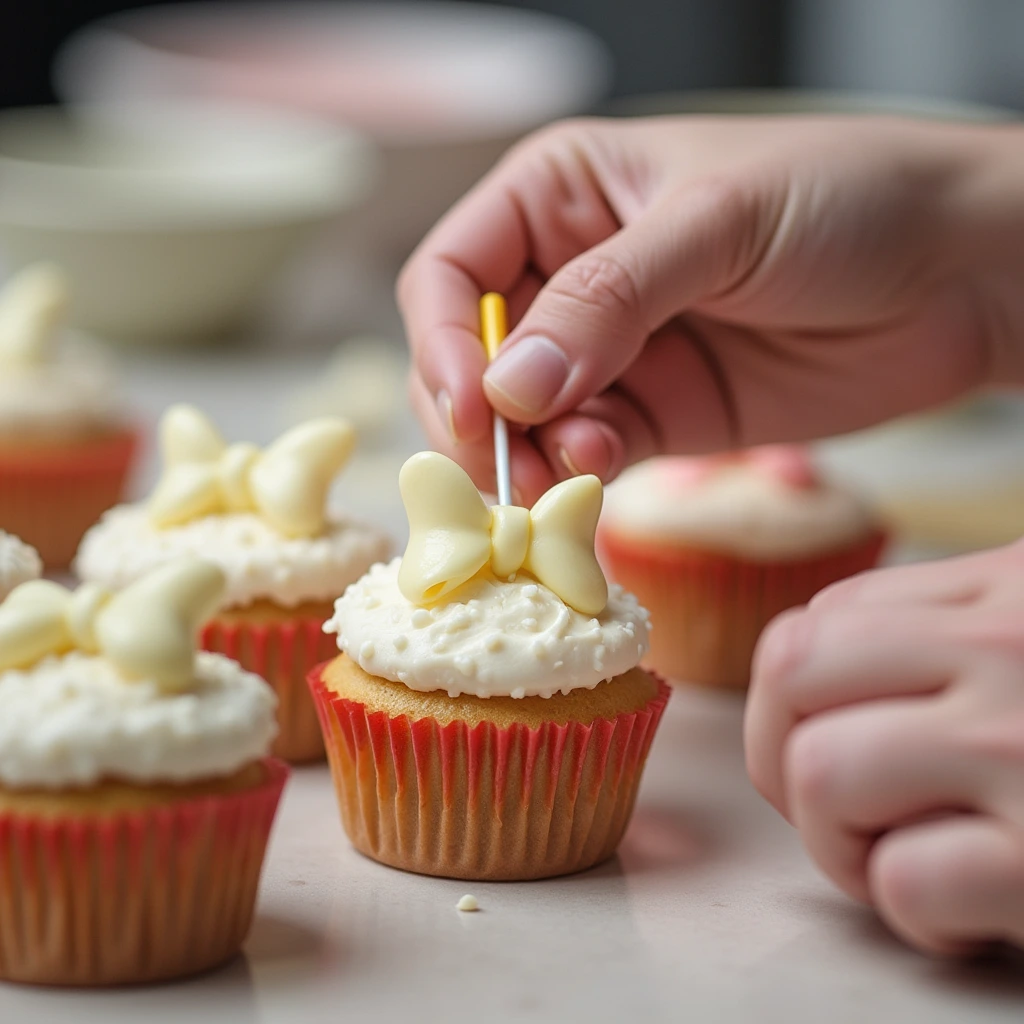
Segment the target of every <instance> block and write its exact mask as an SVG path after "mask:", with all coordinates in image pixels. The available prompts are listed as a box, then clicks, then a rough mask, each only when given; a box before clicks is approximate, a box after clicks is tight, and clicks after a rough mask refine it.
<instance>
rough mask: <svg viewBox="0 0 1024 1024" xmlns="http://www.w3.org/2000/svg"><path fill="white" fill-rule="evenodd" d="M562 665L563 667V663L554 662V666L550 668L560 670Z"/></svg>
mask: <svg viewBox="0 0 1024 1024" xmlns="http://www.w3.org/2000/svg"><path fill="white" fill-rule="evenodd" d="M564 665H565V662H564V661H556V662H555V664H554V665H553V666H552V667H553V668H562V667H563V666H564Z"/></svg>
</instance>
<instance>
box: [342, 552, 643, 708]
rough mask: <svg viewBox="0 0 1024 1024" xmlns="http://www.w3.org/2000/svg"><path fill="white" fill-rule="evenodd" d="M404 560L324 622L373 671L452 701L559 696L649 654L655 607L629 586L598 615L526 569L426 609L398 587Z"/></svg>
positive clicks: (359, 586) (476, 581) (373, 574)
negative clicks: (468, 696) (462, 696)
mask: <svg viewBox="0 0 1024 1024" xmlns="http://www.w3.org/2000/svg"><path fill="white" fill-rule="evenodd" d="M400 561H401V560H400V559H395V560H394V561H392V562H390V563H388V564H386V565H375V566H374V567H373V568H372V569H371V570H370V572H369V573H368V574H367V575H366V576H364V577H363V578H362V579H361V580H359V581H358V582H357V583H353V584H352V585H351V586H350V587H349V588H348V589H347V590H346V591H345V593H344V595H343V596H342V597H341V598H339V599H338V601H337V602H336V604H335V606H334V616H333V617H332V618H331V619H330V620H329V621H328V623H327V624H326V625H325V626H324V629H325V630H326V631H327V632H330V633H337V634H338V647H339V648H340V649H341V650H342V651H344V652H345V653H346V654H347V655H348V656H349V657H350V658H352V659H353V660H354V661H356V662H358V663H359V666H360V667H361V668H362V669H363V670H364V671H365V672H368V673H370V674H371V675H376V676H381V677H383V678H385V679H390V680H393V681H395V682H401V683H404V684H405V685H406V686H408V687H409V688H410V689H413V690H421V691H431V690H444V691H446V692H447V693H448V695H449V696H451V697H457V696H458V695H459V694H462V693H467V694H472V695H474V696H477V697H498V696H507V697H531V696H540V697H550V696H551V695H552V694H555V693H568V692H569V691H570V690H576V689H593V688H594V687H595V686H597V685H598V684H599V683H601V682H603V681H604V680H606V679H611V678H613V677H615V676H618V675H621V674H622V673H623V672H628V671H629V670H630V669H631V668H634V667H635V666H636V665H637V663H638V662H639V661H640V659H641V658H642V657H643V655H644V654H645V653H646V652H647V645H648V628H649V627H648V616H647V612H646V610H645V609H643V608H641V607H640V605H639V604H638V603H637V600H636V598H635V597H633V595H632V594H628V593H626V592H625V591H623V590H622V588H621V587H618V586H614V585H613V586H611V587H610V592H609V596H608V604H607V606H606V607H605V609H604V611H603V612H602V613H601V614H600V615H598V616H596V617H593V616H587V615H582V614H580V613H579V612H577V611H575V610H574V609H572V608H570V607H569V606H567V605H566V604H565V603H564V602H563V601H562V600H561V599H560V598H558V597H556V596H555V594H553V593H552V592H551V591H550V590H548V589H547V587H544V586H542V585H541V584H539V583H537V582H536V581H535V580H533V579H531V578H530V577H529V576H527V575H525V574H520V575H519V576H518V577H516V579H514V580H513V581H507V580H499V579H496V578H495V577H494V576H493V575H490V574H481V575H478V576H474V577H473V578H472V579H471V580H469V581H468V582H467V583H465V584H463V585H462V586H461V587H460V588H459V589H458V590H457V591H455V592H454V593H453V594H452V595H451V599H450V600H448V601H446V602H444V603H441V604H438V605H435V606H433V607H431V608H421V607H418V606H417V605H414V604H412V603H411V602H410V601H408V600H406V598H404V597H403V596H402V594H401V591H400V590H399V589H398V569H399V565H400Z"/></svg>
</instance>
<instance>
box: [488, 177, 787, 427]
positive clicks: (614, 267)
mask: <svg viewBox="0 0 1024 1024" xmlns="http://www.w3.org/2000/svg"><path fill="white" fill-rule="evenodd" d="M765 206H766V204H763V203H759V202H758V201H757V197H756V195H755V193H754V192H753V191H751V190H747V189H741V188H738V187H736V186H733V185H730V184H729V183H723V182H712V183H704V184H697V185H691V186H688V187H687V189H686V190H685V191H684V192H676V193H674V194H672V195H671V196H668V197H666V198H664V199H663V200H661V201H660V202H659V203H657V204H656V205H654V206H652V207H650V208H649V209H647V210H645V211H644V213H643V214H641V216H640V217H639V218H637V219H636V220H635V221H633V222H632V223H630V224H629V225H627V226H626V227H624V228H622V229H621V230H620V231H618V232H616V234H614V235H612V236H611V237H610V238H608V239H607V240H606V241H604V242H602V243H601V244H600V245H597V246H595V247H594V248H593V249H590V250H588V251H587V252H585V253H583V254H582V255H580V256H577V257H576V258H575V259H573V260H571V261H570V262H569V263H566V264H565V265H564V266H563V267H562V268H561V269H560V270H558V272H557V273H556V274H555V275H554V276H553V277H552V278H551V279H550V280H549V281H548V282H547V284H546V285H545V286H544V288H543V289H542V290H541V292H540V294H539V295H538V296H537V298H536V299H535V300H534V302H533V304H532V305H531V306H530V308H529V310H527V312H526V314H525V316H524V317H523V319H522V320H521V321H520V322H519V324H518V325H517V326H516V328H515V330H514V331H513V332H512V333H511V334H510V335H509V338H508V339H507V340H506V342H505V344H504V345H502V347H501V351H500V353H499V355H498V357H497V358H496V359H495V360H494V362H493V363H492V364H491V366H490V367H489V368H488V369H487V372H486V373H485V374H484V387H485V391H486V393H487V397H488V400H489V401H490V402H491V404H492V405H493V406H494V408H495V409H496V410H497V411H498V412H500V413H501V414H502V415H504V416H506V417H508V418H509V419H512V420H514V421H516V422H519V423H530V424H534V423H543V422H546V421H548V420H550V419H553V418H554V417H556V416H560V415H562V414H563V413H566V412H569V411H571V410H572V409H575V408H576V407H577V406H578V405H579V404H580V403H581V402H583V401H585V400H586V399H587V398H591V397H593V396H594V395H597V394H600V393H601V392H602V391H604V390H605V388H607V387H608V385H609V384H611V383H612V382H613V381H614V380H616V379H617V378H618V377H619V376H621V375H622V373H623V371H624V370H625V369H626V368H627V367H628V366H629V365H630V364H631V363H632V362H633V360H634V359H636V357H637V356H638V355H639V354H640V351H641V349H642V348H643V347H644V344H645V343H646V341H647V339H648V338H649V337H650V336H651V334H653V333H654V331H655V330H657V329H658V328H659V327H660V326H662V325H663V324H664V323H666V322H667V321H668V320H670V319H671V318H672V317H673V316H676V315H678V314H679V313H681V312H683V311H684V310H685V309H687V308H689V307H691V306H693V305H695V304H697V303H699V302H701V301H702V300H707V299H711V298H717V297H720V296H721V295H722V294H723V293H725V292H727V291H729V289H730V288H731V287H732V286H733V285H734V284H735V283H737V282H738V281H741V280H742V279H744V278H745V277H746V276H747V275H748V274H749V272H750V270H751V269H752V268H753V266H754V265H755V263H756V261H757V260H758V258H759V256H760V254H761V253H763V252H764V251H765V249H766V247H767V238H768V234H769V233H770V230H771V225H768V224H766V222H767V221H768V220H769V218H768V217H767V216H765V213H766V211H765V209H764V207H765Z"/></svg>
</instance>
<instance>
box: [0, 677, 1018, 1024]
mask: <svg viewBox="0 0 1024 1024" xmlns="http://www.w3.org/2000/svg"><path fill="white" fill-rule="evenodd" d="M740 710H741V709H740V704H739V702H738V701H737V700H736V699H734V698H731V697H729V696H720V695H715V694H706V693H701V692H697V691H679V692H677V693H676V694H675V695H674V697H673V699H672V701H670V704H669V708H668V711H667V713H666V720H665V722H664V723H663V726H662V728H661V730H660V732H659V734H658V737H657V739H656V741H655V747H654V751H653V756H652V759H651V763H650V765H649V767H648V771H647V774H646V777H645V779H644V784H643V788H642V790H641V795H640V801H639V806H638V808H637V813H636V816H635V818H634V820H633V824H632V825H631V827H630V829H629V832H628V833H627V835H626V839H625V841H624V843H623V846H622V848H621V851H620V854H619V856H618V858H617V859H615V860H612V861H610V862H609V863H607V864H605V865H604V866H601V867H598V868H595V869H594V870H592V871H589V872H587V873H585V874H582V875H578V876H576V877H570V878H565V879H556V880H552V881H545V882H528V883H522V884H508V883H475V882H474V883H466V882H458V881H450V880H441V879H431V878H425V877H419V876H416V875H408V874H403V873H402V872H399V871H395V870H393V869H391V868H386V867H382V866H380V865H377V864H374V863H373V862H371V861H368V860H365V859H364V858H362V857H361V856H359V855H358V854H356V853H355V852H354V851H353V850H352V849H351V848H350V847H349V846H348V843H347V842H346V840H345V838H344V835H343V833H342V831H341V826H340V824H339V823H338V817H337V813H336V810H335V804H334V796H333V793H332V791H331V786H330V781H329V778H328V775H327V771H326V769H324V768H308V769H303V770H301V771H299V772H297V773H296V775H295V777H294V778H293V780H292V781H291V783H290V784H289V787H288V789H287V791H286V796H285V800H284V804H283V807H282V812H281V815H280V817H279V819H278V822H277V826H276V831H275V835H274V839H273V842H272V844H271V849H270V853H269V858H268V862H267V867H266V872H265V874H264V879H263V889H262V897H261V901H260V906H259V911H258V916H257V920H256V923H255V926H254V928H253V931H252V934H251V937H250V939H249V942H248V943H247V945H246V952H245V956H244V957H243V958H241V959H239V960H236V961H235V962H234V963H232V964H230V965H228V966H227V967H226V968H225V969H222V970H220V971H217V972H214V973H212V974H210V975H208V976H206V977H203V978H199V979H196V980H194V981H190V982H186V983H182V984H178V985H172V986H161V987H159V988H152V989H137V990H130V989H129V990H121V991H113V992H95V993H83V992H43V991H39V990H26V989H17V988H13V987H2V986H0V1020H4V1021H11V1022H12V1024H13V1022H20V1021H32V1022H33V1024H51V1022H64V1021H72V1020H73V1021H75V1022H77V1024H94V1022H95V1024H99V1022H103V1024H128V1022H131V1024H136V1022H138V1021H143V1020H144V1021H146V1022H147V1024H165V1022H167V1024H170V1022H174V1024H179V1022H181V1021H184V1020H188V1019H193V1020H195V1021H197V1022H205V1021H217V1022H218V1024H236V1022H238V1024H241V1022H255V1024H307V1022H308V1024H314V1022H316V1024H321V1022H328V1021H339V1022H340V1021H352V1022H357V1021H358V1022H360V1024H361V1022H364V1021H377V1022H392V1021H394V1022H407V1021H423V1022H433V1021H442V1020H443V1021H445V1022H447V1024H463V1022H465V1024H480V1022H482V1021H486V1022H487V1024H503V1022H512V1021H532V1022H552V1024H555V1022H557V1024H566V1022H576V1021H580V1022H586V1024H621V1022H626V1021H642V1022H645V1024H661V1022H666V1024H668V1022H672V1024H676V1022H682V1021H686V1022H694V1024H712V1022H723V1024H741V1022H742V1024H747V1022H751V1024H776V1022H778V1024H824V1022H828V1024H865V1022H868V1021H877V1022H880V1024H888V1022H893V1021H900V1022H901V1024H917V1022H920V1024H964V1022H967V1021H970V1022H971V1024H995V1022H1006V1024H1009V1022H1011V1021H1012V1022H1019V1021H1020V1020H1021V1015H1022V1013H1024V971H1021V970H1017V971H1016V972H1015V971H1014V968H1013V967H1012V966H1008V965H1002V966H983V967H968V966H956V965H945V964H941V963H936V962H933V961H930V960H927V959H925V958H924V957H921V956H918V955H917V954H915V953H912V952H910V951H909V950H907V949H906V948H904V947H902V946H901V945H900V944H899V943H897V942H896V941H895V940H893V939H892V938H890V937H889V936H888V935H887V934H886V933H885V931H884V930H883V929H882V928H881V927H880V926H879V925H878V924H877V923H876V922H875V920H874V918H873V917H872V915H871V914H870V912H868V911H866V910H863V909H861V908H859V907H857V906H855V905H854V904H852V903H850V902H849V901H848V900H846V899H845V898H844V897H842V896H840V895H839V894H837V893H836V892H835V891H834V890H833V889H831V888H830V887H829V886H828V885H826V884H825V883H824V882H823V881H821V880H820V879H819V878H818V877H817V876H816V874H815V873H814V871H813V870H812V869H811V867H810V866H809V865H808V863H807V861H806V859H805V858H804V855H803V853H802V852H801V850H800V848H799V844H798V842H797V839H796V836H795V834H794V833H793V832H792V830H791V829H790V828H789V827H788V826H787V825H786V824H785V823H784V822H783V821H782V820H781V819H780V818H778V817H777V816H776V815H775V813H774V812H773V811H772V810H771V809H770V808H768V807H767V806H766V805H765V804H764V803H762V802H761V801H760V799H759V798H758V797H757V796H756V794H755V793H754V792H753V790H752V789H751V787H750V785H749V783H748V782H747V781H746V778H745V775H744V771H743V766H742V755H741V750H740ZM469 890H471V891H472V893H473V895H474V896H476V897H477V899H478V900H479V901H480V906H481V910H480V911H479V912H478V913H476V914H461V913H459V911H458V910H456V908H455V904H456V902H457V901H458V899H459V897H460V896H462V895H463V894H464V893H466V892H467V891H469Z"/></svg>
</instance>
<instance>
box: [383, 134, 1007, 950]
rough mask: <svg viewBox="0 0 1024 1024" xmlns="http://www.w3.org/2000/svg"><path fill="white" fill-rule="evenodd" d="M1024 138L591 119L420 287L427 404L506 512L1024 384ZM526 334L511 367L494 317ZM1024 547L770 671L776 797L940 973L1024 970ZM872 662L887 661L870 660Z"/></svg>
mask: <svg viewBox="0 0 1024 1024" xmlns="http://www.w3.org/2000/svg"><path fill="white" fill-rule="evenodd" d="M1022 182H1024V131H1022V130H1021V129H1020V128H1018V127H1015V126H966V125H937V124H926V123H917V122H912V121H905V120H898V119H884V118H881V119H880V118H768V119H742V118H730V119H713V118H658V119H647V120H640V121H633V122H616V121H580V122H571V123H567V124H563V125H558V126H555V127H553V128H551V129H547V130H545V131H543V132H541V133H539V134H538V135H536V136H534V137H532V138H530V139H528V140H527V141H526V142H524V143H523V144H521V145H520V146H519V147H517V148H516V149H515V150H514V151H513V152H512V153H511V154H510V155H509V156H508V157H506V159H505V160H504V161H503V162H502V163H501V164H500V165H499V166H498V167H497V168H496V169H495V170H494V171H493V172H492V173H491V175H490V176H488V177H487V178H486V179H485V180H484V181H483V182H482V183H481V184H480V185H479V186H478V187H477V188H476V189H475V190H474V191H473V192H472V193H471V194H470V195H469V196H468V197H467V198H466V199H464V200H463V201H462V202H461V203H460V204H459V205H458V206H456V208H455V209H454V210H453V211H452V212H451V213H449V214H448V216H447V217H446V218H445V219H444V220H443V221H442V222H441V223H440V224H439V225H438V226H437V228H436V229H435V230H434V231H433V232H432V233H431V235H430V236H428V238H427V239H426V240H425V241H424V242H423V244H422V245H421V246H420V248H419V250H418V251H417V252H416V253H415V254H414V255H413V257H412V258H411V260H410V261H409V263H408V265H407V266H406V268H405V270H404V271H403V274H402V276H401V279H400V283H399V301H400V304H401V307H402V310H403V314H404V317H405V322H406V327H407V331H408V336H409V342H410V346H411V348H412V353H413V364H414V369H413V373H412V377H411V382H410V389H411V396H412V401H413V403H414V406H415V407H416V409H417V411H418V413H419V416H420V418H421V420H422V422H423V424H424V427H425V429H426V431H427V433H428V436H429V438H430V441H431V443H432V445H433V446H434V447H435V448H437V449H438V450H440V451H443V452H445V453H447V454H448V455H450V456H452V457H453V458H455V459H456V460H457V461H459V462H460V463H461V464H462V465H463V466H464V467H465V468H466V469H467V471H468V472H469V473H470V474H471V475H472V476H473V478H474V480H475V481H476V482H477V484H478V485H480V486H481V487H482V488H484V489H489V490H493V488H494V466H493V456H492V452H491V438H490V429H491V412H492V407H493V409H496V410H497V411H498V412H500V413H502V414H503V415H505V416H506V417H507V418H508V419H509V420H510V421H511V422H512V424H513V433H512V468H513V483H514V485H515V489H516V493H517V497H518V499H519V500H521V501H525V502H532V501H533V500H535V499H536V498H537V497H538V496H539V494H541V493H542V492H543V491H544V490H545V489H546V488H548V487H549V486H550V485H551V484H552V483H554V482H555V481H556V480H558V479H563V478H566V477H568V476H571V475H574V474H577V473H586V472H591V473H596V474H597V475H598V476H600V477H601V478H602V479H603V480H605V481H608V480H611V479H612V478H614V476H615V475H616V474H617V473H618V472H619V471H620V470H621V469H622V468H623V467H624V466H625V465H627V464H628V463H630V462H633V461H636V460H638V459H641V458H644V457H646V456H649V455H654V454H658V453H704V452H712V451H720V450H723V449H728V448H734V447H742V446H749V445H759V444H766V443H770V442H780V441H800V440H806V439H810V438H816V437H822V436H827V435H833V434H836V433H841V432H844V431H848V430H853V429H856V428H859V427H865V426H868V425H871V424H874V423H878V422H881V421H883V420H886V419H889V418H891V417H893V416H897V415H900V414H904V413H909V412H913V411H917V410H921V409H925V408H928V407H930V406H934V405H937V404H940V403H942V402H944V401H947V400H949V399H952V398H954V397H957V396H959V395H962V394H964V393H967V392H969V391H971V390H973V389H976V388H980V387H984V386H987V385H992V384H1003V385H1020V384H1021V383H1024V287H1021V284H1020V282H1021V281H1022V280H1024V244H1022V241H1024V185H1022V184H1021V183H1022ZM491 290H494V291H499V292H502V293H504V294H505V295H506V296H507V297H508V299H509V303H510V313H511V322H512V323H513V324H514V327H513V329H512V331H511V333H510V335H509V338H508V340H507V341H506V343H505V345H504V346H503V349H502V352H501V354H500V355H499V358H498V360H497V361H496V362H495V363H494V364H493V365H492V366H491V367H490V368H488V367H487V366H486V364H485V357H484V353H483V350H482V347H481V345H480V342H479V321H478V302H479V298H480V295H481V294H482V293H483V292H485V291H491ZM1022 569H1024V545H1015V546H1013V547H1011V548H1007V549H1003V550H1001V551H996V552H991V553H987V554H984V555H979V556H972V557H971V558H966V559H962V560H956V561H948V562H942V563H936V564H934V565H927V566H919V567H913V568H899V569H891V570H881V571H878V572H876V573H872V574H868V575H866V576H864V577H859V578H857V579H855V580H853V581H849V582H847V583H844V584H840V585H839V586H838V587H835V588H832V589H831V590H829V591H827V592H825V594H823V595H821V596H820V597H819V598H817V599H816V600H815V601H814V602H813V603H812V604H811V605H810V606H809V607H808V608H806V609H798V610H795V611H793V612H790V613H787V614H786V615H785V616H783V617H782V618H781V619H780V620H778V621H777V622H776V623H775V624H774V625H773V626H772V627H770V628H769V630H768V631H767V633H766V634H765V636H764V638H763V639H762V642H761V645H760V647H759V653H758V657H757V659H756V662H755V666H754V672H753V679H752V686H751V695H750V701H749V706H748V712H747V718H746V727H745V731H746V749H747V759H748V768H749V771H750V774H751V777H752V779H753V781H754V783H755V785H757V787H758V788H759V789H760V790H761V792H762V793H763V794H764V795H765V796H766V797H767V798H768V799H769V800H770V801H771V802H772V803H773V804H774V805H775V806H776V807H777V808H778V809H779V810H780V811H781V812H782V813H783V814H784V815H786V816H787V818H788V819H789V820H790V821H791V822H792V823H793V824H794V825H795V826H796V827H797V828H798V829H799V830H800V833H801V836H802V838H803V841H804V843H805V845H806V846H807V848H808V851H809V852H810V854H811V856H812V857H813V858H814V859H815V861H816V862H817V863H818V864H819V866H820V867H821V868H822V869H823V870H824V871H825V873H826V874H828V875H829V876H830V877H831V878H832V879H833V880H834V881H836V883H837V884H838V885H840V886H841V887H842V888H843V889H844V890H845V891H846V892H848V893H849V894H850V895H851V896H853V897H855V898H857V899H861V900H866V901H868V902H870V903H871V904H873V905H874V906H875V907H876V908H877V909H878V911H879V913H880V914H881V915H882V916H883V918H885V920H886V921H888V922H889V924H890V925H891V926H892V927H893V928H894V929H895V930H896V931H897V932H898V933H899V934H901V935H902V936H903V937H904V938H906V939H907V940H908V941H909V942H911V943H912V944H914V945H916V946H918V947H919V948H921V949H924V950H928V951H932V952H937V953H962V952H969V951H972V950H974V949H976V948H977V947H978V945H979V944H984V943H986V942H988V941H991V940H995V939H1003V940H1007V941H1011V942H1015V943H1017V944H1019V945H1024V796H1022V794H1024V688H1022V687H1021V685H1020V680H1021V678H1024V640H1022V639H1021V638H1022V637H1024V585H1022V584H1020V583H1019V582H1018V580H1019V579H1020V578H1024V573H1022ZM865 638H870V639H871V642H870V644H869V643H865Z"/></svg>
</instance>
